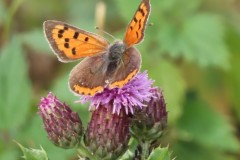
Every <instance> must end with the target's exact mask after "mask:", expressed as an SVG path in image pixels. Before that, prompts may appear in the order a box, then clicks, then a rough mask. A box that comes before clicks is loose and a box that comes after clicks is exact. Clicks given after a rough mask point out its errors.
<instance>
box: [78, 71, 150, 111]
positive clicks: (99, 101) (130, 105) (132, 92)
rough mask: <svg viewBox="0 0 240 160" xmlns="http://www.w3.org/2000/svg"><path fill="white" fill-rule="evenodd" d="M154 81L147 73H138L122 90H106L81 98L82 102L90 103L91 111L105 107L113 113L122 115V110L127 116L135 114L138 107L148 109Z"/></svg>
mask: <svg viewBox="0 0 240 160" xmlns="http://www.w3.org/2000/svg"><path fill="white" fill-rule="evenodd" d="M152 84H153V80H150V79H148V74H147V72H146V71H145V72H143V73H138V74H137V75H136V76H135V77H134V78H133V79H132V80H131V81H129V82H128V83H127V84H126V85H125V86H123V87H122V88H113V89H108V88H105V89H104V91H103V92H101V93H97V94H96V95H95V96H81V97H80V102H81V103H86V102H88V101H90V106H89V109H90V110H94V109H97V108H98V107H99V106H105V107H106V108H107V109H108V110H112V113H113V114H114V113H117V114H120V111H121V109H123V110H125V112H126V114H129V113H131V114H133V113H134V111H135V109H136V107H137V108H140V109H142V108H143V107H146V102H149V101H150V100H151V97H152V96H153V93H152V92H151V89H152Z"/></svg>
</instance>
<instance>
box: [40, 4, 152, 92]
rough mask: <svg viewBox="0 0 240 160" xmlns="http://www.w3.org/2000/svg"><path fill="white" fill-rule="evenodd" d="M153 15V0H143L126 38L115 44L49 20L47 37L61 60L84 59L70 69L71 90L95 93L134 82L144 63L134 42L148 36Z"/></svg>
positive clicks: (46, 29) (44, 26) (128, 28)
mask: <svg viewBox="0 0 240 160" xmlns="http://www.w3.org/2000/svg"><path fill="white" fill-rule="evenodd" d="M149 14H150V2H149V0H142V1H141V3H140V5H139V6H138V9H137V11H136V12H135V14H134V16H133V18H132V20H131V21H130V23H129V24H128V27H127V30H126V33H125V36H124V38H123V40H117V41H115V42H113V43H112V44H111V43H110V42H108V41H107V40H106V39H105V38H103V37H101V36H99V35H97V34H94V33H91V32H88V31H85V30H83V29H79V28H77V27H74V26H72V25H69V24H67V23H64V22H60V21H55V20H47V21H45V22H44V23H43V28H44V33H45V36H46V39H47V40H48V42H49V45H50V47H51V48H52V50H53V52H54V53H55V54H56V55H57V57H58V59H59V60H60V61H62V62H71V61H74V60H79V59H81V58H84V59H83V60H82V61H81V62H80V63H79V64H77V65H76V66H75V67H74V68H73V69H72V71H71V72H70V76H69V87H70V89H71V90H72V91H73V92H74V93H76V94H78V95H90V96H94V95H95V94H96V93H99V92H102V91H103V90H104V88H105V87H108V88H110V89H112V88H116V87H118V88H121V87H123V86H124V85H125V84H126V83H127V82H128V81H130V80H131V79H132V78H133V77H134V76H135V75H136V74H137V73H138V71H139V69H140V66H141V55H140V53H139V51H138V50H137V49H136V48H135V47H134V45H136V44H138V43H140V42H141V41H142V40H143V38H144V31H145V28H146V23H147V20H148V16H149Z"/></svg>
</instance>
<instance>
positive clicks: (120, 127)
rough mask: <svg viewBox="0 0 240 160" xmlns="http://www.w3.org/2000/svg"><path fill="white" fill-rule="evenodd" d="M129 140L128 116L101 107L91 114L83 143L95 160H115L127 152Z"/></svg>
mask: <svg viewBox="0 0 240 160" xmlns="http://www.w3.org/2000/svg"><path fill="white" fill-rule="evenodd" d="M129 138H130V134H129V118H128V115H127V114H126V113H125V112H123V111H120V113H119V114H112V111H111V110H108V109H107V108H106V107H105V106H102V105H101V106H99V107H98V108H97V109H96V110H95V111H93V113H92V118H91V120H90V122H89V124H88V129H87V131H86V134H85V137H84V142H85V145H86V146H87V147H88V148H89V150H90V151H91V152H92V154H93V155H94V156H95V157H96V158H97V159H104V160H115V159H117V158H118V157H119V156H120V155H121V154H122V153H124V152H125V151H126V150H127V145H128V141H129Z"/></svg>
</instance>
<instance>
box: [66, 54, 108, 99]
mask: <svg viewBox="0 0 240 160" xmlns="http://www.w3.org/2000/svg"><path fill="white" fill-rule="evenodd" d="M106 67H107V61H106V59H105V57H104V56H102V55H99V56H94V57H87V58H85V59H83V60H82V61H81V62H80V63H79V64H78V65H76V66H75V67H74V68H73V69H72V71H71V73H70V77H69V87H70V88H71V90H72V91H73V92H74V93H76V94H80V95H90V96H93V95H95V94H96V93H98V92H102V91H103V88H104V87H105V85H106V83H105V78H106V76H105V74H106Z"/></svg>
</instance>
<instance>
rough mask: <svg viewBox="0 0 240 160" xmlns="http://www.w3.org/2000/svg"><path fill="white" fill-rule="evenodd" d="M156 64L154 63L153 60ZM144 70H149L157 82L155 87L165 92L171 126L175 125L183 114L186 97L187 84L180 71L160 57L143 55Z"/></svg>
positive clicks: (151, 76) (150, 75)
mask: <svg viewBox="0 0 240 160" xmlns="http://www.w3.org/2000/svg"><path fill="white" fill-rule="evenodd" d="M153 59H154V62H156V63H152V60H153ZM143 60H145V61H143V68H147V70H148V72H149V77H150V78H151V79H153V80H155V85H157V86H159V88H160V89H162V90H163V95H164V98H165V100H166V103H167V111H169V114H168V115H169V116H168V118H169V124H170V125H172V124H174V123H175V122H176V121H177V119H178V118H179V116H181V113H182V103H183V101H184V97H185V90H186V84H185V82H184V79H183V77H182V75H181V74H180V71H179V70H178V69H177V67H176V66H174V65H173V64H171V63H169V62H167V61H163V60H160V58H159V57H150V58H148V55H147V54H143Z"/></svg>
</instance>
